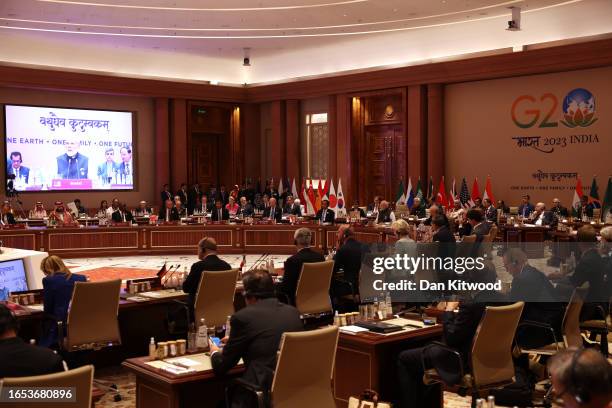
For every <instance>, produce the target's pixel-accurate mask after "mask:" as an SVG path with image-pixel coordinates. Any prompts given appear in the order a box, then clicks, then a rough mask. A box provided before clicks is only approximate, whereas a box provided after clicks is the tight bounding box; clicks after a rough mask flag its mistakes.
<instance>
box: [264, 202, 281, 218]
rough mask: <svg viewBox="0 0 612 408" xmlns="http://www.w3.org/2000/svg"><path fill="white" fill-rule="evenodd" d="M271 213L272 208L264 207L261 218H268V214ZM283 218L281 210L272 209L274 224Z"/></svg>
mask: <svg viewBox="0 0 612 408" xmlns="http://www.w3.org/2000/svg"><path fill="white" fill-rule="evenodd" d="M271 212H272V207H266V208H265V209H264V211H263V218H270V213H271ZM282 218H283V209H282V208H280V207H278V206H277V207H276V208H275V209H274V219H275V220H276V222H280V220H281V219H282Z"/></svg>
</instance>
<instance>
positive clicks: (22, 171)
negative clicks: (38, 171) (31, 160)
mask: <svg viewBox="0 0 612 408" xmlns="http://www.w3.org/2000/svg"><path fill="white" fill-rule="evenodd" d="M7 169H8V171H7V173H8V174H14V175H15V176H17V171H16V170H15V168H14V167H13V166H12V164H11V165H10V166H9V167H7ZM19 177H23V179H24V180H25V182H26V183H27V182H28V179H29V178H30V168H29V167H26V166H20V167H19Z"/></svg>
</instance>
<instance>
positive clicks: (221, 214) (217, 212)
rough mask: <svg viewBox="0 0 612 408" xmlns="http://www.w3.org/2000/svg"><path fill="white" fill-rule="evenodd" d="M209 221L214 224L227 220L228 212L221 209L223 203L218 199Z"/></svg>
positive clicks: (225, 209)
mask: <svg viewBox="0 0 612 408" xmlns="http://www.w3.org/2000/svg"><path fill="white" fill-rule="evenodd" d="M210 219H211V221H216V222H218V221H227V220H229V211H228V210H227V208H223V203H222V202H221V200H220V199H218V200H217V201H215V208H213V210H212V212H211V213H210Z"/></svg>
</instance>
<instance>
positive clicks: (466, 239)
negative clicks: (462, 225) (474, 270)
mask: <svg viewBox="0 0 612 408" xmlns="http://www.w3.org/2000/svg"><path fill="white" fill-rule="evenodd" d="M476 238H477V237H476V235H464V236H463V239H462V240H461V242H458V243H457V249H456V252H455V253H456V255H457V257H464V258H465V257H468V256H470V255H471V254H472V253H473V251H474V245H476Z"/></svg>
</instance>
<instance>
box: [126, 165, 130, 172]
mask: <svg viewBox="0 0 612 408" xmlns="http://www.w3.org/2000/svg"><path fill="white" fill-rule="evenodd" d="M125 174H130V164H129V163H125Z"/></svg>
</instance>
